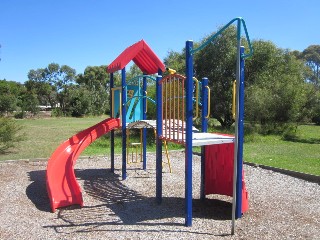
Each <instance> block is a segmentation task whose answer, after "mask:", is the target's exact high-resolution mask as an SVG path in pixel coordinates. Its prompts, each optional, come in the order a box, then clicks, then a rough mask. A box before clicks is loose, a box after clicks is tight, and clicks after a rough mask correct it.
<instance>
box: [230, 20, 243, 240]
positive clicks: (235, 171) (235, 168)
mask: <svg viewBox="0 0 320 240" xmlns="http://www.w3.org/2000/svg"><path fill="white" fill-rule="evenodd" d="M240 51H241V21H240V20H238V22H237V65H236V82H237V87H236V89H237V90H236V118H235V134H234V135H235V136H234V157H233V183H232V223H231V234H232V235H233V234H234V232H235V222H236V221H235V220H236V218H237V211H236V210H237V202H238V195H237V179H238V141H239V92H240V91H239V89H240V84H239V82H240V62H241V53H240Z"/></svg>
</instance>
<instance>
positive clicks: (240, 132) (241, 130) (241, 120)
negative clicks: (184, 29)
mask: <svg viewBox="0 0 320 240" xmlns="http://www.w3.org/2000/svg"><path fill="white" fill-rule="evenodd" d="M243 56H244V47H243V46H241V48H240V58H241V60H240V83H237V84H239V120H238V152H237V155H238V156H237V160H238V163H237V187H236V189H237V193H236V194H237V198H236V218H241V216H242V211H241V208H242V166H243V137H244V58H243Z"/></svg>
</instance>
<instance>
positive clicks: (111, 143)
mask: <svg viewBox="0 0 320 240" xmlns="http://www.w3.org/2000/svg"><path fill="white" fill-rule="evenodd" d="M113 87H114V80H113V73H110V116H111V117H115V116H113V112H112V107H111V106H113V104H114V103H113V99H112V88H113ZM110 155H111V172H112V173H114V130H111V133H110Z"/></svg>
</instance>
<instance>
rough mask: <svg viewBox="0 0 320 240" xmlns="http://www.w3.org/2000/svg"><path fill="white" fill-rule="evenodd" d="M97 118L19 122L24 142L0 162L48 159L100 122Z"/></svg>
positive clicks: (2, 156)
mask: <svg viewBox="0 0 320 240" xmlns="http://www.w3.org/2000/svg"><path fill="white" fill-rule="evenodd" d="M103 119H104V118H103V117H95V118H46V119H24V120H17V121H18V124H19V125H21V126H22V132H23V135H24V140H23V141H22V142H20V143H18V144H17V147H16V148H14V149H11V150H10V152H8V153H6V154H2V155H0V160H15V159H33V158H48V157H50V156H51V154H52V153H53V152H54V150H55V149H56V148H57V147H58V146H59V144H61V143H62V142H63V141H65V140H67V139H68V138H69V137H71V136H72V135H74V134H75V133H77V132H79V131H81V130H83V129H86V128H88V127H90V126H92V125H94V124H96V123H98V122H100V121H102V120H103Z"/></svg>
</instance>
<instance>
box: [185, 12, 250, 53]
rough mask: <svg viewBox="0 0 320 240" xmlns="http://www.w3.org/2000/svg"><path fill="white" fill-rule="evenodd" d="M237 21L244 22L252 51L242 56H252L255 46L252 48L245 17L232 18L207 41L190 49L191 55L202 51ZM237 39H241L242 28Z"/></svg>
mask: <svg viewBox="0 0 320 240" xmlns="http://www.w3.org/2000/svg"><path fill="white" fill-rule="evenodd" d="M235 21H238V23H240V24H241V23H242V26H243V29H244V32H245V35H246V39H247V41H248V45H249V50H250V52H249V53H248V54H243V55H242V56H241V57H242V58H244V59H245V58H248V57H250V56H252V54H253V48H252V45H251V42H250V38H249V34H248V30H247V26H246V23H245V21H244V19H243V18H241V17H237V18H234V19H232V20H231V21H230V22H229V23H228V24H226V25H225V26H224V27H222V28H221V29H220V30H219V31H218V32H216V33H215V34H213V35H212V36H211V37H210V38H209V39H208V40H207V41H205V42H204V43H203V44H202V45H200V46H199V47H197V48H195V49H191V50H190V53H191V55H193V54H195V53H196V52H198V51H200V50H201V49H203V48H204V47H206V46H207V45H208V44H209V43H211V42H212V41H213V40H214V39H215V38H216V37H218V36H219V35H220V34H221V33H222V32H224V30H226V29H227V28H228V27H229V26H230V25H231V24H232V23H234V22H235ZM240 24H239V25H238V26H241V25H240ZM237 39H238V41H240V39H241V30H240V29H238V31H237Z"/></svg>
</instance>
